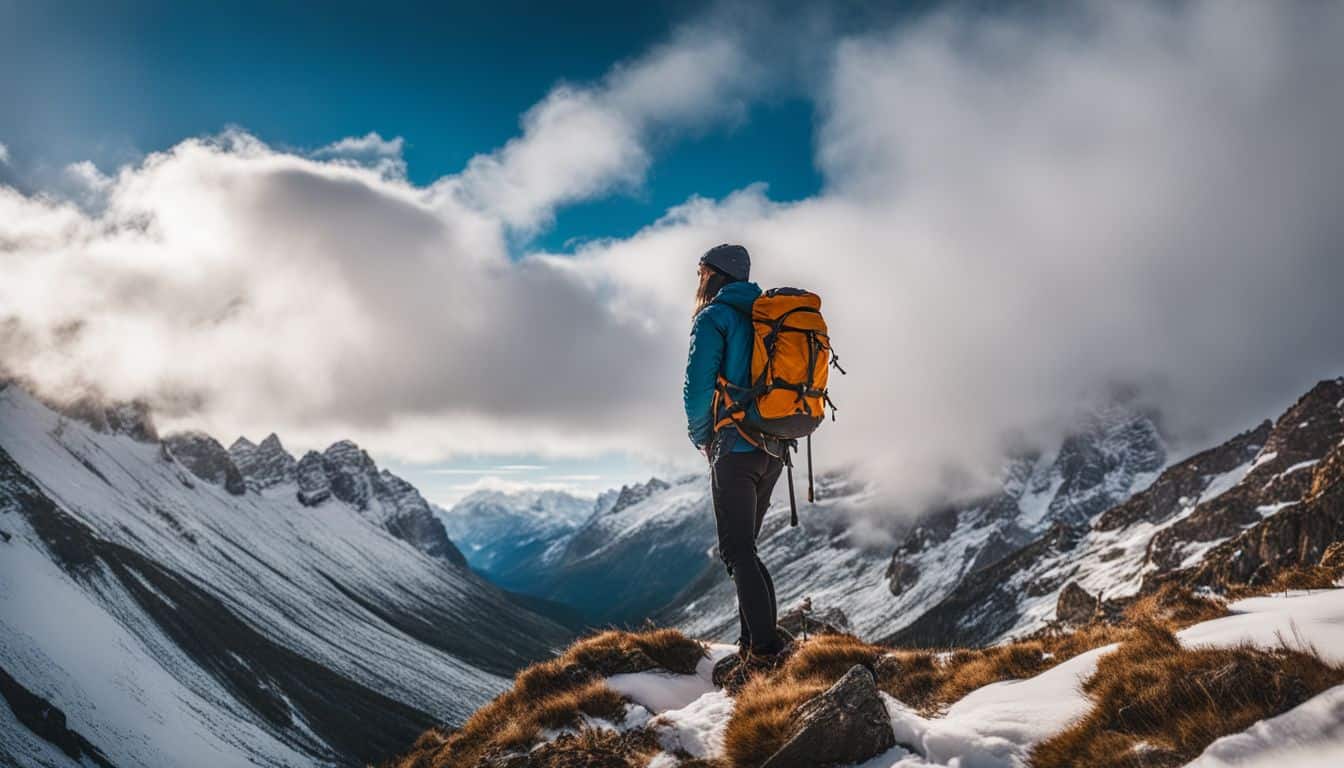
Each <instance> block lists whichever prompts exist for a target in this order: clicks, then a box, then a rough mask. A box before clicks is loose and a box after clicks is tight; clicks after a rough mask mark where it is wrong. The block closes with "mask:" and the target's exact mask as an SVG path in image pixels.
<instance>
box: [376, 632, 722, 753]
mask: <svg viewBox="0 0 1344 768" xmlns="http://www.w3.org/2000/svg"><path fill="white" fill-rule="evenodd" d="M704 656H705V649H704V646H703V645H701V644H700V643H698V642H696V641H694V640H691V639H690V638H688V637H686V636H685V635H683V634H681V633H680V632H677V631H676V630H671V629H654V630H649V631H646V632H638V633H633V632H618V631H615V630H611V631H607V632H601V633H598V634H596V635H593V636H592V637H588V638H585V639H583V640H580V641H579V642H577V643H575V644H574V645H572V646H570V648H569V650H567V651H565V653H564V655H562V656H560V657H559V658H555V659H552V660H550V661H545V662H541V663H539V664H534V665H532V666H530V667H528V668H527V669H525V670H523V671H522V672H519V673H518V675H517V677H515V678H514V683H513V687H512V688H511V689H510V690H508V691H505V692H504V693H502V694H500V695H499V696H498V697H496V698H495V699H494V700H493V701H491V702H490V703H489V704H486V705H485V706H484V707H481V708H480V709H479V710H477V711H476V713H475V714H473V715H472V716H471V718H469V719H468V720H467V722H466V723H464V724H463V725H462V728H461V729H460V730H458V731H456V732H455V733H453V734H451V735H449V734H446V733H445V732H443V731H441V730H437V729H435V730H432V731H429V732H427V733H426V734H425V735H423V736H421V737H420V739H419V740H418V741H417V742H416V745H415V746H414V747H413V748H412V750H411V751H410V752H409V753H408V754H407V755H406V756H404V757H402V758H400V759H399V760H397V761H395V762H394V763H392V765H394V766H396V767H397V768H448V767H449V766H452V767H453V768H458V767H459V766H471V765H474V764H476V762H477V761H479V760H480V758H481V757H482V756H484V755H486V754H495V753H502V752H507V751H510V750H515V749H520V748H523V747H526V746H528V745H530V744H532V743H533V742H535V741H536V740H537V738H538V736H539V734H540V733H541V731H542V729H546V728H552V729H554V728H563V727H575V726H578V725H580V724H581V723H582V718H581V715H589V716H591V717H599V718H603V719H606V720H611V721H613V722H619V721H620V719H621V718H622V717H623V716H624V713H625V702H624V700H623V699H622V698H621V697H620V696H619V695H618V694H617V693H615V692H614V691H612V690H611V689H610V688H608V687H607V686H606V684H605V683H603V682H602V678H603V677H606V676H608V675H614V674H620V673H624V672H643V671H645V670H649V669H666V670H670V671H673V672H678V673H681V674H690V673H692V672H694V671H695V666H696V664H697V663H698V662H699V661H700V659H702V658H704ZM571 746H572V745H571ZM572 751H573V750H570V752H571V753H572ZM557 754H560V753H557ZM556 759H557V760H559V759H561V758H560V757H557V758H556ZM566 759H567V758H566ZM562 764H565V763H556V765H562ZM578 764H579V763H576V765H578Z"/></svg>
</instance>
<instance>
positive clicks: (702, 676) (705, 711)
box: [606, 643, 737, 766]
mask: <svg viewBox="0 0 1344 768" xmlns="http://www.w3.org/2000/svg"><path fill="white" fill-rule="evenodd" d="M708 651H709V655H708V656H707V657H705V658H703V659H701V660H700V662H699V663H698V664H696V667H695V674H694V675H677V674H673V673H670V672H662V671H651V672H636V673H634V674H622V675H612V676H611V677H608V678H607V680H606V682H607V687H609V688H611V689H612V690H613V691H616V692H617V693H619V694H621V695H622V696H625V697H627V698H629V699H630V700H631V701H633V702H634V705H632V707H631V708H632V709H633V708H634V707H640V708H647V709H648V710H649V711H652V712H654V713H656V714H657V716H656V717H654V718H653V719H652V720H650V721H648V726H649V727H650V728H652V729H653V731H654V733H655V734H656V735H657V737H658V743H659V744H660V745H661V746H662V748H663V749H664V750H665V751H664V752H663V754H661V755H658V756H657V757H655V758H654V760H653V762H652V763H650V766H656V765H659V764H660V762H659V761H660V760H661V761H662V763H661V764H666V765H675V764H676V759H675V758H674V757H673V754H674V753H677V752H685V753H687V754H689V755H691V756H693V757H701V758H712V757H715V756H718V755H720V754H722V753H723V732H724V729H725V728H727V727H728V720H729V718H730V717H732V714H733V700H732V699H731V698H729V696H728V694H726V693H724V692H723V691H720V690H718V689H717V688H715V687H714V683H713V681H712V679H711V676H712V674H713V671H714V664H715V663H716V662H717V661H718V660H719V659H722V658H723V657H725V656H727V655H729V654H731V653H735V652H736V651H737V647H736V646H733V645H725V644H717V643H716V644H713V645H710V646H709V648H708ZM627 718H628V715H627ZM669 761H670V762H669Z"/></svg>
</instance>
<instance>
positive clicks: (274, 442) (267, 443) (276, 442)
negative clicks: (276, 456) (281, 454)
mask: <svg viewBox="0 0 1344 768" xmlns="http://www.w3.org/2000/svg"><path fill="white" fill-rule="evenodd" d="M257 447H258V448H262V449H265V450H268V451H274V450H280V451H285V446H284V445H283V444H282V443H281V442H280V436H279V435H277V434H275V433H274V432H272V433H271V434H269V435H267V436H266V439H264V440H262V441H261V443H260V444H258V445H257ZM285 453H289V452H288V451H285Z"/></svg>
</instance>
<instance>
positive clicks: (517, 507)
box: [438, 490, 594, 593]
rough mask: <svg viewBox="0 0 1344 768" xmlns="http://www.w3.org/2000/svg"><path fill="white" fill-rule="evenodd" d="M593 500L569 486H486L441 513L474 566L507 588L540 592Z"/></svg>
mask: <svg viewBox="0 0 1344 768" xmlns="http://www.w3.org/2000/svg"><path fill="white" fill-rule="evenodd" d="M593 504H594V502H593V500H592V499H591V498H588V499H584V498H579V497H577V496H574V495H571V494H569V493H565V492H564V491H555V490H545V491H498V490H486V491H477V492H475V493H472V494H471V495H469V496H467V497H465V498H463V499H462V500H461V501H459V502H458V503H456V504H454V505H453V506H452V508H450V509H446V510H445V509H440V510H439V513H438V514H439V519H440V520H442V521H443V524H444V526H445V528H446V529H447V532H448V536H449V537H451V538H452V540H453V541H454V542H456V543H457V545H458V546H459V547H460V548H461V549H462V553H463V555H465V557H466V559H467V563H468V564H470V565H471V567H472V568H474V569H476V570H477V571H479V572H480V573H482V574H485V576H486V577H488V578H489V579H490V580H491V581H493V582H494V583H496V584H498V585H500V586H502V587H504V588H506V589H512V590H518V591H520V592H526V593H537V592H540V591H542V590H540V589H539V585H540V584H542V583H543V582H544V581H545V579H546V578H547V575H548V573H549V570H550V568H551V567H552V566H553V564H554V563H555V561H556V560H558V559H559V557H560V555H561V554H563V552H564V548H565V546H566V545H567V544H568V543H569V539H570V537H571V536H572V535H573V534H574V532H575V531H576V530H578V528H579V526H580V525H582V524H583V522H584V521H585V520H586V519H587V518H588V517H589V516H590V515H591V514H592V513H593Z"/></svg>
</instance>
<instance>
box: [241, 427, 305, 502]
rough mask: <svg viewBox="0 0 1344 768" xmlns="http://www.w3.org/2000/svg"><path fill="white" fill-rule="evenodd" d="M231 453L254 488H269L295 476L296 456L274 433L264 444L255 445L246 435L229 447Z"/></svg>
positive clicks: (256, 489) (249, 484) (255, 489)
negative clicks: (290, 452)
mask: <svg viewBox="0 0 1344 768" xmlns="http://www.w3.org/2000/svg"><path fill="white" fill-rule="evenodd" d="M229 456H231V457H232V458H233V463H234V464H236V465H238V471H239V472H242V473H243V479H244V480H245V481H246V482H247V487H248V488H250V489H252V490H254V491H261V490H265V489H266V488H270V487H272V486H276V485H280V484H281V483H287V482H291V481H292V480H293V479H294V466H295V464H296V462H295V461H294V457H293V456H291V455H290V454H289V452H288V451H286V450H285V447H284V446H283V445H281V444H280V438H279V437H278V436H276V434H275V433H274V432H272V433H271V434H269V435H267V436H266V439H265V440H262V441H261V444H260V445H255V444H253V443H252V441H250V440H248V439H247V438H245V437H240V438H238V439H237V440H235V441H234V442H233V445H231V446H229Z"/></svg>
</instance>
